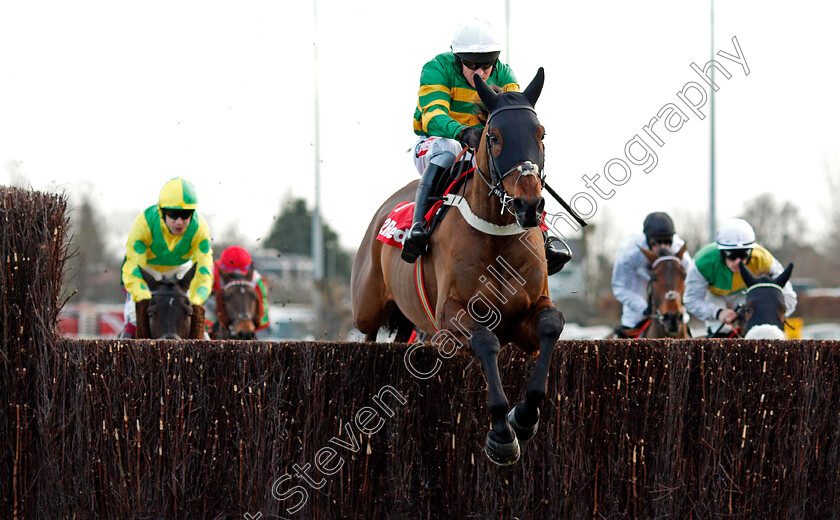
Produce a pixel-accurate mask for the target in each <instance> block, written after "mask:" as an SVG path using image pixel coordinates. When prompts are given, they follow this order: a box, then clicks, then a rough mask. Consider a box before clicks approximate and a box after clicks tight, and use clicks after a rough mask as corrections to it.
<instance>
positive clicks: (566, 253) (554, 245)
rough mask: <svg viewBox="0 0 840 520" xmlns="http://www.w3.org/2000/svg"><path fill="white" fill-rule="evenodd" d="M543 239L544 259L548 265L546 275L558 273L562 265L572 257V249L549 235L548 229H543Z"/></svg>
mask: <svg viewBox="0 0 840 520" xmlns="http://www.w3.org/2000/svg"><path fill="white" fill-rule="evenodd" d="M543 239H544V240H545V261H546V264H547V267H548V276H551V275H553V274H554V273H559V272H560V271H561V270H562V269H563V267H564V266H565V265H566V264H567V263H569V260H571V259H572V251H571V250H570V249H569V248H568V247H566V244H564V243H563V241H562V240H560V239H559V238H557V237H553V236H549V234H548V231H543Z"/></svg>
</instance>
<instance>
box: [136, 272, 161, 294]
mask: <svg viewBox="0 0 840 520" xmlns="http://www.w3.org/2000/svg"><path fill="white" fill-rule="evenodd" d="M140 276H142V277H143V281H144V282H146V285H147V286H149V291H154V290H155V288H156V287H157V286H158V281H157V278H155V277H154V275H153V274H152V273H150V272H149V271H148V270H146V268H145V267H141V268H140Z"/></svg>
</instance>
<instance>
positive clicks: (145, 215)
mask: <svg viewBox="0 0 840 520" xmlns="http://www.w3.org/2000/svg"><path fill="white" fill-rule="evenodd" d="M197 203H198V198H197V197H196V192H195V187H194V186H193V185H192V183H191V182H189V181H187V180H185V179H182V178H180V177H178V178H175V179H172V180H170V181H169V182H167V183H166V184H165V185H164V186H163V189H162V190H161V192H160V200H159V203H158V204H156V205H154V206H149V207H148V208H146V210H145V211H143V212H142V213H140V215H138V216H137V218H136V219H135V221H134V225H133V226H132V228H131V232H130V233H129V235H128V240H127V241H126V251H125V261H124V262H123V266H122V282H123V285H124V286H125V289H126V291H128V293H129V294H131V297H132V300H134V301H135V302H136V301H140V300H144V299H147V298H151V293H150V292H149V288H148V287H147V286H146V282H145V281H144V280H143V277H142V276H141V274H140V268H141V267H143V268H146V269H147V270H149V269H151V270H154V271H158V272H160V273H166V272H169V271H173V270H175V269H177V268H178V267H179V266H182V265H184V264H185V263H187V262H189V261H192V262H193V263H194V264H196V265H197V268H196V273H195V276H194V277H193V279H192V282H191V283H190V291H189V298H190V302H192V303H194V304H196V305H202V304H203V303H204V301H205V300H206V299H207V297H208V296H209V295H210V289H211V288H212V286H213V250H212V248H211V246H210V230H209V228H208V227H207V222H205V221H204V219H203V218H202V217H201V215H199V214H198V212H197V211H195V209H196V206H197ZM161 209H181V210H193V215H192V217H191V218H190V222H189V224H188V225H187V227H186V229H185V230H184V232H183V233H182V234H180V235H175V234H173V233H172V232H171V231H170V230H169V228H168V227H167V225H166V222H165V219H164V216H163V213H162V212H161Z"/></svg>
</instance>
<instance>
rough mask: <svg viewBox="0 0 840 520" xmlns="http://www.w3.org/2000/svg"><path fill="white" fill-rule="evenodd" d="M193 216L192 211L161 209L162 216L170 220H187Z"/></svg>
mask: <svg viewBox="0 0 840 520" xmlns="http://www.w3.org/2000/svg"><path fill="white" fill-rule="evenodd" d="M192 215H193V210H191V209H173V208H163V216H164V217H169V218H171V219H172V220H178V219H181V220H187V219H189V218H190V217H192Z"/></svg>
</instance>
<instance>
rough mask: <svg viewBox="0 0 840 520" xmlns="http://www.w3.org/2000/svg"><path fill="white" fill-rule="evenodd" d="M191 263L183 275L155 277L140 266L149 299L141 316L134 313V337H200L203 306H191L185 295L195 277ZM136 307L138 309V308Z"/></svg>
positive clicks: (201, 333)
mask: <svg viewBox="0 0 840 520" xmlns="http://www.w3.org/2000/svg"><path fill="white" fill-rule="evenodd" d="M196 267H197V266H196V265H193V266H192V267H191V268H190V270H189V271H187V272H186V273H185V274H184V275H183V276H181V277H177V276H163V277H162V278H161V279H160V280H158V279H157V278H155V276H154V275H152V274H151V273H150V272H149V271H147V270H146V269H142V268H141V269H140V272H141V274H142V276H143V280H145V282H146V285H147V286H148V287H149V291H150V292H151V293H152V298H151V300H150V301H149V307H148V311H147V312H146V315H145V316H141V315H140V312H138V315H137V338H151V339H158V338H159V339H189V338H193V339H200V338H202V337H203V330H204V312H203V311H204V307H202V306H200V305H192V304H191V303H190V299H189V297H188V294H189V289H190V282H192V279H193V276H195V270H196ZM138 310H139V309H138Z"/></svg>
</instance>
